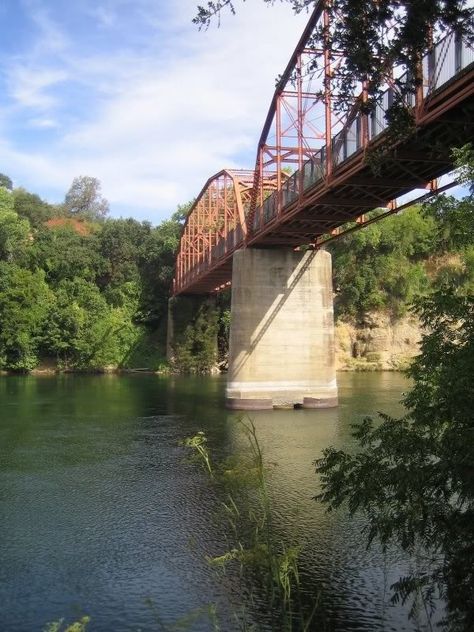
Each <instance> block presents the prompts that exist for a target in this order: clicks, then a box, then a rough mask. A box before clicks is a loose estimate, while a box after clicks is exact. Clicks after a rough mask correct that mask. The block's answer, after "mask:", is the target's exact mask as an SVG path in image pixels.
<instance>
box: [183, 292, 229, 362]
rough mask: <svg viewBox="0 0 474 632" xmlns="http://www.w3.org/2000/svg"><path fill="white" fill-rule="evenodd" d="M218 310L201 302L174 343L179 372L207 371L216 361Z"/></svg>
mask: <svg viewBox="0 0 474 632" xmlns="http://www.w3.org/2000/svg"><path fill="white" fill-rule="evenodd" d="M218 331H219V312H218V310H217V309H216V307H215V305H214V304H213V303H212V302H205V303H203V304H202V305H201V306H200V308H199V309H198V311H197V314H196V316H195V318H194V319H193V321H192V322H191V323H189V324H188V326H187V327H186V328H185V330H184V332H183V333H182V335H181V336H179V339H178V340H177V343H176V344H175V348H174V352H175V366H176V368H177V369H178V370H179V371H180V372H181V373H198V374H199V373H209V371H210V370H211V369H212V367H213V366H214V365H215V363H216V361H217V334H218Z"/></svg>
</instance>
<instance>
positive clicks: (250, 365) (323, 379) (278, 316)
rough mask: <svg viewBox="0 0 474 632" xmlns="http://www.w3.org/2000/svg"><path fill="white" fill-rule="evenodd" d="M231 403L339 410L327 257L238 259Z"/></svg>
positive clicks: (275, 253)
mask: <svg viewBox="0 0 474 632" xmlns="http://www.w3.org/2000/svg"><path fill="white" fill-rule="evenodd" d="M226 405H227V407H228V408H232V409H236V410H258V409H267V408H273V407H287V406H294V405H301V406H303V407H304V408H327V407H332V406H337V384H336V368H335V349H334V318H333V295H332V275H331V256H330V254H329V253H327V252H325V251H318V252H315V251H307V252H304V253H302V252H295V251H293V250H290V249H284V250H281V249H279V250H264V249H255V248H247V249H245V250H239V251H237V252H236V253H235V254H234V259H233V273H232V319H231V331H230V351H229V372H228V378H227V389H226Z"/></svg>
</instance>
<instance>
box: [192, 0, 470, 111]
mask: <svg viewBox="0 0 474 632" xmlns="http://www.w3.org/2000/svg"><path fill="white" fill-rule="evenodd" d="M263 1H264V2H266V3H267V4H273V3H274V0H263ZM286 2H288V4H290V6H291V7H292V8H293V10H294V11H295V13H299V12H300V11H302V10H304V9H307V8H313V7H314V6H315V4H316V3H315V1H314V0H286ZM235 7H236V2H235V1H234V0H212V1H210V2H207V4H206V5H205V6H198V12H197V15H196V17H195V18H194V20H193V21H194V23H195V24H197V25H198V26H199V27H200V28H202V27H205V28H207V27H208V26H209V24H210V23H211V21H212V20H213V18H215V17H217V19H220V15H221V13H222V11H223V10H224V9H228V10H230V11H231V12H232V13H235ZM327 8H328V11H329V14H330V19H331V24H332V28H331V29H330V31H329V32H328V31H325V30H324V29H321V30H319V31H318V32H316V33H315V36H314V37H313V39H312V42H311V43H310V45H312V46H314V47H315V48H319V47H320V46H321V44H322V42H323V41H324V39H325V38H326V37H329V42H330V45H331V46H332V48H333V49H334V50H336V51H344V57H345V63H344V64H340V65H335V66H334V67H333V70H332V72H333V85H334V86H335V87H336V88H337V90H338V100H337V103H338V104H339V106H345V107H351V106H352V105H353V95H354V92H355V90H356V86H357V82H358V81H359V80H361V79H362V78H364V77H365V78H367V89H368V97H369V98H368V101H367V103H366V106H365V107H366V108H369V109H370V108H371V107H373V105H374V103H375V101H376V99H377V98H378V97H379V96H380V94H381V92H382V90H383V89H384V86H385V84H386V82H387V80H388V79H389V77H390V76H391V71H392V68H393V67H394V66H398V65H401V66H404V67H405V68H406V69H407V71H408V75H407V81H406V82H404V83H402V82H400V81H398V82H397V83H398V90H399V94H400V101H396V102H395V104H394V106H393V109H392V111H391V114H389V116H391V117H392V118H394V117H395V118H397V117H396V113H397V112H398V113H400V106H401V104H402V102H403V98H404V96H405V94H406V92H412V91H413V90H414V89H415V88H416V86H417V85H418V79H417V67H418V63H419V59H420V56H421V55H422V54H424V53H425V52H426V51H427V50H428V49H429V47H430V43H431V38H432V36H433V33H445V32H446V31H451V30H454V31H456V32H457V33H459V34H460V35H461V36H463V37H464V38H466V39H467V40H468V41H471V42H472V41H473V40H474V8H472V7H470V6H468V3H467V2H466V1H465V0H450V1H448V2H446V1H445V0H417V1H416V2H412V1H411V0H385V1H384V2H380V1H379V0H356V1H354V0H337V2H328V3H327ZM389 24H395V25H396V26H395V28H393V30H392V31H391V32H390V33H388V32H387V25H389Z"/></svg>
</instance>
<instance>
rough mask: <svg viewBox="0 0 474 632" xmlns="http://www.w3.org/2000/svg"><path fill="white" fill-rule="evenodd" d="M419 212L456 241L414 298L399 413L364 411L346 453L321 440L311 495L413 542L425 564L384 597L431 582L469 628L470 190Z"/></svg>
mask: <svg viewBox="0 0 474 632" xmlns="http://www.w3.org/2000/svg"><path fill="white" fill-rule="evenodd" d="M466 155H467V156H470V157H471V159H473V158H474V155H473V154H472V152H470V151H467V150H466V151H462V152H460V153H458V156H461V159H462V158H463V157H464V158H465V156H466ZM473 167H474V160H473V161H472V163H471V164H469V165H468V166H467V167H466V168H465V169H464V170H463V173H471V174H474V169H473ZM456 209H458V212H459V214H457V213H456ZM427 213H428V214H429V215H430V216H434V217H436V218H437V221H438V223H437V229H438V237H439V236H440V234H441V236H442V239H441V241H439V240H438V246H440V247H441V248H444V247H447V245H450V246H453V245H455V246H457V247H459V248H460V251H459V254H460V260H459V261H460V265H458V266H457V273H456V274H453V273H452V271H451V275H450V276H448V277H447V276H446V274H445V272H446V271H445V270H444V271H442V273H443V274H444V277H443V274H442V275H441V277H440V276H439V275H438V279H436V280H435V283H434V287H435V288H436V289H435V290H434V291H432V293H431V294H429V295H428V296H426V297H424V298H422V299H418V301H417V302H416V307H415V311H416V313H417V314H418V315H419V317H420V319H421V322H422V324H423V326H424V328H425V332H426V333H425V334H424V336H423V340H422V343H421V353H420V355H419V356H418V357H417V358H416V359H415V361H414V363H413V365H412V367H411V368H410V370H409V372H408V374H409V376H410V377H412V378H413V380H414V387H413V388H412V390H411V391H410V392H409V393H408V394H407V395H406V396H405V397H404V399H403V403H404V404H405V406H406V409H407V413H406V414H405V415H404V416H403V417H402V418H401V419H393V418H391V417H389V416H387V415H381V423H380V424H379V425H377V424H375V423H374V421H373V420H372V419H370V418H368V419H365V420H364V422H363V423H362V424H361V425H360V426H359V427H357V428H356V430H355V432H354V436H355V438H356V440H357V447H358V450H357V451H356V452H355V453H348V452H344V451H342V450H337V449H335V448H329V449H327V450H325V451H324V453H323V457H322V458H321V459H319V460H318V461H317V471H318V472H319V474H320V475H321V481H322V491H321V493H320V494H318V496H317V498H318V499H319V500H321V501H323V502H324V503H327V505H328V507H329V508H330V509H334V508H337V507H339V506H340V505H342V504H343V503H347V505H348V508H349V511H350V512H351V513H354V512H356V511H361V512H363V513H364V514H365V516H366V519H367V536H368V543H369V544H370V543H371V542H372V541H373V540H374V539H377V540H379V541H380V542H381V543H382V545H383V546H384V547H385V546H387V545H388V544H389V543H391V542H396V543H397V544H398V545H399V546H400V547H401V548H402V549H404V550H406V551H409V552H410V553H417V552H419V551H421V552H422V553H423V556H424V558H425V564H424V565H423V567H422V568H420V569H417V570H413V571H411V572H410V574H409V575H408V576H406V577H401V578H400V579H399V580H398V582H396V583H395V584H394V585H393V586H392V588H393V590H394V595H393V599H394V600H399V599H402V600H406V599H408V598H409V597H413V598H416V597H418V596H421V598H422V599H423V601H424V603H425V605H428V607H429V606H430V605H431V604H432V600H433V596H434V594H435V592H436V591H438V592H439V594H440V595H441V597H442V598H443V599H444V600H445V602H446V604H447V615H446V618H445V621H444V624H445V626H446V627H447V628H448V629H450V630H456V631H457V630H459V631H463V632H469V631H470V630H472V629H474V476H473V473H474V422H473V414H472V411H473V410H474V380H473V376H474V291H473V289H474V243H473V242H474V237H473V234H472V232H470V233H469V231H470V228H469V227H470V226H471V225H472V218H473V216H474V195H471V196H469V197H468V198H466V199H464V200H461V201H456V200H454V199H453V198H439V200H437V202H436V203H434V204H432V205H430V207H429V208H428V210H427ZM465 227H467V231H466V230H465ZM446 234H447V237H446ZM446 281H448V282H449V285H446ZM415 603H416V600H415Z"/></svg>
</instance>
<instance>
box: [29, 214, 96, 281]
mask: <svg viewBox="0 0 474 632" xmlns="http://www.w3.org/2000/svg"><path fill="white" fill-rule="evenodd" d="M31 266H32V267H34V268H40V269H42V270H44V272H45V274H46V280H47V281H48V283H49V284H51V285H52V286H53V287H54V286H55V285H57V284H58V283H59V282H60V281H61V280H63V279H73V278H75V277H80V278H83V279H87V280H89V281H95V279H96V278H97V277H98V276H100V275H101V274H103V272H104V270H105V268H106V262H105V260H104V258H103V257H102V256H101V253H100V246H99V241H98V238H97V236H96V235H95V234H90V235H80V234H78V233H77V232H76V230H75V229H74V228H73V227H72V226H68V225H64V226H63V225H59V226H55V227H52V228H48V227H43V228H42V229H40V230H38V231H37V233H36V235H35V240H34V242H33V245H32V248H31Z"/></svg>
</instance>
